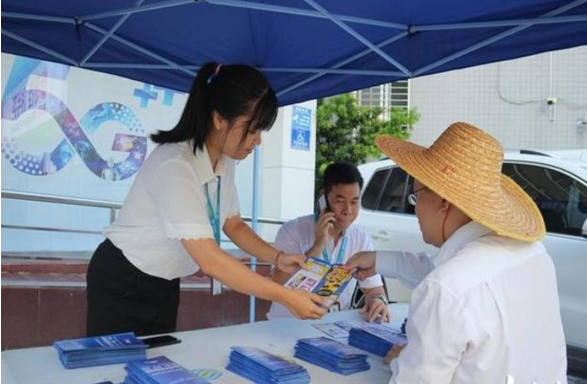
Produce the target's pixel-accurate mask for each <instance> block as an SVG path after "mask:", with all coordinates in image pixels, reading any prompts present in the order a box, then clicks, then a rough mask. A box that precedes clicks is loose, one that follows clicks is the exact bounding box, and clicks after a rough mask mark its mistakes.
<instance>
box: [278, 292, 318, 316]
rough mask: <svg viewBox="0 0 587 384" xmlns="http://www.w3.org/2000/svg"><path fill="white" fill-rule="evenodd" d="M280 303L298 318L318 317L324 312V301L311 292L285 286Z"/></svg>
mask: <svg viewBox="0 0 587 384" xmlns="http://www.w3.org/2000/svg"><path fill="white" fill-rule="evenodd" d="M281 303H282V304H283V305H284V306H285V307H286V308H287V309H288V310H289V311H290V312H291V313H292V315H294V316H295V317H297V318H298V319H302V320H303V319H320V318H321V317H322V316H324V315H325V314H326V308H325V307H326V303H324V300H323V299H322V298H321V297H320V296H318V295H315V294H313V293H310V292H308V291H302V290H297V289H289V288H287V291H286V294H285V297H284V298H283V300H282V301H281Z"/></svg>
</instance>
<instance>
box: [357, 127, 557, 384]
mask: <svg viewBox="0 0 587 384" xmlns="http://www.w3.org/2000/svg"><path fill="white" fill-rule="evenodd" d="M376 143H377V146H378V147H379V148H380V149H381V151H382V152H383V153H384V154H386V155H387V156H389V158H391V159H392V160H393V161H395V162H396V163H397V164H398V166H399V167H401V168H402V169H403V170H405V171H406V172H407V173H408V174H410V175H411V176H412V177H413V178H414V186H413V192H412V194H411V195H410V201H411V203H412V204H414V205H415V207H416V216H417V217H418V222H419V225H420V230H421V231H422V236H423V238H424V241H425V242H426V243H429V244H432V245H434V246H436V247H438V248H439V250H438V253H436V254H435V255H434V256H432V257H430V258H422V257H412V259H411V260H408V259H407V258H408V256H406V254H403V253H401V252H361V253H358V254H356V255H354V256H353V257H352V258H351V259H350V260H349V261H348V262H347V264H346V267H347V268H348V269H356V270H357V277H358V278H359V279H361V278H365V277H368V276H370V275H372V274H374V273H375V272H377V273H380V274H382V275H385V276H390V277H396V276H398V275H402V274H404V275H405V274H406V273H408V272H411V273H413V274H414V275H415V276H414V279H419V280H421V282H420V283H419V284H418V286H417V287H416V288H415V290H414V291H413V294H412V301H411V304H410V313H409V320H408V323H407V330H406V332H407V338H408V344H407V345H406V346H405V347H404V348H403V349H400V348H397V349H396V350H395V351H394V352H395V353H396V354H397V353H399V355H397V357H396V358H394V359H393V360H392V362H391V370H392V373H393V376H392V379H391V383H398V384H399V383H431V384H444V383H451V384H457V383H459V384H461V383H463V384H464V383H475V384H499V383H505V382H506V379H507V378H508V376H509V377H510V378H513V379H514V380H515V382H516V383H540V384H554V383H557V382H560V383H566V382H567V380H566V365H567V363H566V346H565V338H564V334H563V328H562V322H561V317H560V309H559V308H560V307H559V298H558V292H557V284H556V276H555V271H554V265H553V263H552V260H551V259H550V256H549V255H548V254H547V253H546V250H545V249H544V246H543V245H542V244H541V243H540V239H542V238H543V237H544V235H545V232H546V231H545V226H544V221H543V219H542V216H541V214H540V211H539V210H538V208H537V207H536V205H535V204H534V202H533V201H532V199H531V198H530V197H529V196H528V195H527V194H526V193H525V192H524V191H523V190H522V189H521V188H520V187H519V186H518V185H517V184H516V183H515V182H514V181H512V180H511V179H510V178H508V177H507V176H505V175H503V174H502V173H501V167H502V163H503V149H502V147H501V145H500V143H499V142H498V141H497V140H496V139H494V138H493V137H491V136H490V135H488V134H487V133H485V132H484V131H482V130H480V129H478V128H476V127H474V126H472V125H470V124H468V123H462V122H459V123H454V124H452V125H451V126H450V127H449V128H448V129H447V130H446V131H445V132H444V133H443V134H442V135H441V136H440V137H439V138H438V139H437V140H436V142H435V143H434V144H433V145H432V146H431V147H430V148H424V147H421V146H418V145H416V144H413V143H410V142H406V141H402V140H400V139H397V138H394V137H390V136H386V135H385V136H380V137H378V138H377V140H376ZM418 276H420V277H418ZM400 350H401V352H400Z"/></svg>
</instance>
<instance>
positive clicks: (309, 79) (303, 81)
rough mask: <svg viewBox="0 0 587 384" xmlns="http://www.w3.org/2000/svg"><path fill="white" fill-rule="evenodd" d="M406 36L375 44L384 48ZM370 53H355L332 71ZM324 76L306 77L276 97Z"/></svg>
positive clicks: (366, 51)
mask: <svg viewBox="0 0 587 384" xmlns="http://www.w3.org/2000/svg"><path fill="white" fill-rule="evenodd" d="M407 35H408V33H407V32H401V33H398V34H397V35H395V36H392V37H390V38H389V39H387V40H383V41H382V42H381V43H379V44H377V47H379V48H383V47H386V46H387V45H389V44H391V43H393V42H395V41H397V40H400V39H403V38H404V37H406V36H407ZM371 52H373V51H371V49H365V50H364V51H361V52H359V53H357V54H356V55H354V56H351V57H349V58H347V59H344V60H343V61H340V62H338V63H337V64H335V65H334V66H333V67H332V68H333V69H338V68H340V67H344V66H345V65H347V64H350V63H352V62H353V61H355V60H358V59H360V58H361V57H363V56H366V55H368V54H370V53H371ZM326 74H327V72H320V73H318V74H316V75H312V76H310V77H308V78H307V79H304V80H302V81H300V82H299V83H295V84H294V85H292V86H289V87H287V88H286V89H284V90H281V91H279V92H277V96H282V95H284V94H286V93H288V92H291V91H293V90H294V89H297V88H299V87H301V86H303V85H306V84H308V83H310V82H312V81H314V80H316V79H319V78H321V77H322V76H324V75H326Z"/></svg>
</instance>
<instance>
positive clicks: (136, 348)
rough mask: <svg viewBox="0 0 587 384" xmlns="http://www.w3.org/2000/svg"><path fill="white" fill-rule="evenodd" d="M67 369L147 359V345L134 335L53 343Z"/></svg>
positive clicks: (124, 334) (117, 335) (127, 334)
mask: <svg viewBox="0 0 587 384" xmlns="http://www.w3.org/2000/svg"><path fill="white" fill-rule="evenodd" d="M53 346H54V347H55V349H56V350H57V352H58V353H59V359H60V360H61V363H62V364H63V366H64V367H65V368H81V367H91V366H94V365H106V364H117V363H126V362H128V361H132V360H141V359H145V358H146V356H147V355H146V349H147V345H146V344H145V343H143V341H142V340H140V339H137V337H136V336H135V334H134V333H132V332H128V333H119V334H115V335H107V336H98V337H88V338H83V339H74V340H61V341H56V342H55V343H53Z"/></svg>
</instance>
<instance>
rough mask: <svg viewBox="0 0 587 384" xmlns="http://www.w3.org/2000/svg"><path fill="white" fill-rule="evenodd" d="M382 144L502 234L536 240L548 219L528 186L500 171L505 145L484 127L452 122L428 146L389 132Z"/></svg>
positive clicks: (414, 174)
mask: <svg viewBox="0 0 587 384" xmlns="http://www.w3.org/2000/svg"><path fill="white" fill-rule="evenodd" d="M375 142H376V144H377V146H378V147H379V149H381V151H382V152H383V153H384V154H385V155H387V156H388V157H389V158H390V159H392V160H393V161H395V163H396V164H397V165H398V166H399V167H401V168H402V169H403V170H404V171H406V172H407V173H408V174H410V175H411V176H412V177H414V178H415V179H417V180H418V181H420V182H421V183H422V184H424V185H425V186H426V187H428V188H429V189H430V190H432V191H434V192H435V193H436V194H438V195H439V196H441V197H442V198H443V199H445V200H447V201H449V202H450V203H451V204H453V205H454V206H456V207H457V208H459V209H460V210H461V211H463V212H464V213H465V214H466V215H467V216H469V217H470V218H471V219H472V220H473V221H476V222H478V223H481V224H483V225H484V226H486V227H488V228H490V229H492V230H493V231H495V232H496V233H497V234H498V235H503V236H507V237H511V238H514V239H519V240H522V241H527V242H531V241H538V240H540V239H542V238H543V237H544V235H545V233H546V228H545V226H544V219H543V218H542V215H541V213H540V211H539V210H538V207H537V206H536V204H535V203H534V201H532V198H530V196H528V194H527V193H526V192H524V190H523V189H522V188H520V186H518V184H516V183H515V182H514V181H513V180H512V179H510V178H509V177H507V176H505V175H504V174H502V173H501V167H502V164H503V148H502V146H501V144H500V143H499V141H497V140H496V139H495V138H493V137H492V136H490V135H489V134H487V133H486V132H484V131H482V130H481V129H479V128H477V127H475V126H473V125H471V124H468V123H463V122H457V123H454V124H451V125H450V127H448V128H447V129H446V130H445V131H444V132H443V133H442V135H441V136H440V137H439V138H438V139H437V140H436V141H435V142H434V144H432V146H431V147H430V148H425V147H422V146H419V145H417V144H414V143H411V142H409V141H404V140H401V139H398V138H396V137H392V136H389V135H381V136H378V137H377V138H376V139H375Z"/></svg>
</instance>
